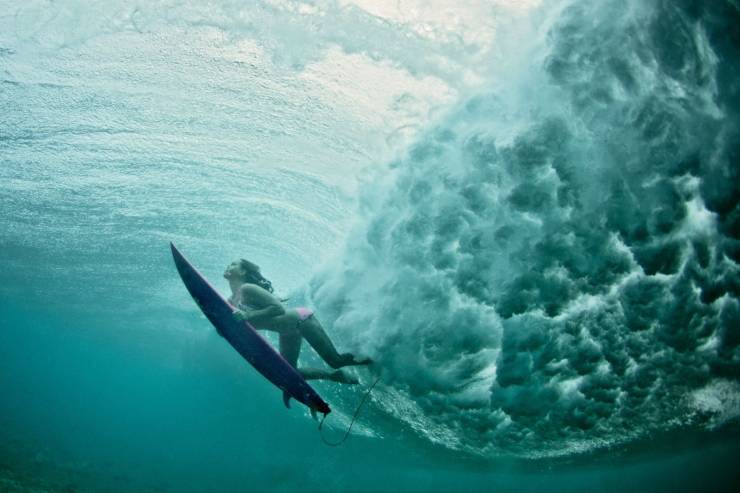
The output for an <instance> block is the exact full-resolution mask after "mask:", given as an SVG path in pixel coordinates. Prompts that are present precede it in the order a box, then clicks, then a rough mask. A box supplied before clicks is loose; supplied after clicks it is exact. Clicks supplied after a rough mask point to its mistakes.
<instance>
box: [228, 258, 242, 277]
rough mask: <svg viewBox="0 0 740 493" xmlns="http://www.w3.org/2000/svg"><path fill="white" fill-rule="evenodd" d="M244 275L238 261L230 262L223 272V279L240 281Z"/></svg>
mask: <svg viewBox="0 0 740 493" xmlns="http://www.w3.org/2000/svg"><path fill="white" fill-rule="evenodd" d="M244 274H245V272H244V270H243V269H242V266H241V264H240V263H239V261H238V260H235V261H233V262H231V263H230V264H229V265H228V266H227V267H226V270H225V271H224V277H225V278H226V279H228V280H232V279H242V278H243V277H244Z"/></svg>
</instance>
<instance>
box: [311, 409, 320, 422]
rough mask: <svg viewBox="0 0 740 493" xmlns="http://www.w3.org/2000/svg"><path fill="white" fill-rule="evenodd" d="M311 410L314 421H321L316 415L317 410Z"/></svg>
mask: <svg viewBox="0 0 740 493" xmlns="http://www.w3.org/2000/svg"><path fill="white" fill-rule="evenodd" d="M309 409H310V410H311V417H312V418H313V420H314V421H318V420H319V417H318V415H316V409H314V408H312V407H311V408H309Z"/></svg>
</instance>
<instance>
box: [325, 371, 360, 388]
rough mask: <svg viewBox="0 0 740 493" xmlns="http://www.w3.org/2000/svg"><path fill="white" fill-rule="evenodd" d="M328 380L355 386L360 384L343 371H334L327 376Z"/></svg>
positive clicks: (355, 378) (352, 376) (354, 377)
mask: <svg viewBox="0 0 740 493" xmlns="http://www.w3.org/2000/svg"><path fill="white" fill-rule="evenodd" d="M329 380H332V381H334V382H339V383H346V384H350V385H356V384H358V383H360V381H359V380H358V379H357V377H356V376H354V375H352V374H351V373H349V372H348V371H345V370H334V371H333V372H332V373H331V375H330V376H329Z"/></svg>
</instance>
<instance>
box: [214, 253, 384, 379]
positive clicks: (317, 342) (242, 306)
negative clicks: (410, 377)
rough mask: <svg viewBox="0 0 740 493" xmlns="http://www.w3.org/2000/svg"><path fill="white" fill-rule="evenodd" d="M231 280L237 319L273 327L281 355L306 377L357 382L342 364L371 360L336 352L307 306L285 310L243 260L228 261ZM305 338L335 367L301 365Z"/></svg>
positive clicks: (257, 271)
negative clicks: (330, 368)
mask: <svg viewBox="0 0 740 493" xmlns="http://www.w3.org/2000/svg"><path fill="white" fill-rule="evenodd" d="M224 277H225V278H226V280H228V281H229V286H230V287H231V297H230V298H229V302H230V303H231V304H232V305H233V306H235V307H237V308H238V309H237V310H236V311H235V312H234V318H236V319H237V320H246V321H247V322H249V323H250V324H252V325H253V326H254V327H255V328H257V329H266V330H273V331H275V332H277V333H278V334H279V336H280V354H282V355H283V357H284V358H285V359H286V360H287V361H288V363H290V364H291V365H292V366H293V367H294V368H295V369H296V370H298V371H299V372H300V373H301V375H303V377H304V378H305V379H306V380H317V379H321V380H333V381H335V382H340V383H350V384H355V383H358V381H357V379H356V378H355V377H354V376H352V375H350V374H349V373H347V372H345V371H342V370H340V368H341V367H343V366H349V365H367V364H370V363H371V362H372V361H371V360H370V359H367V358H366V359H357V358H356V357H355V356H354V355H353V354H351V353H342V354H340V353H339V352H337V349H336V348H335V347H334V344H332V342H331V339H329V336H327V335H326V332H324V328H323V327H322V326H321V324H320V323H319V321H318V320H317V319H316V317H314V315H313V311H312V310H310V309H308V308H295V309H287V310H286V309H285V308H284V307H283V305H282V303H280V300H278V299H277V298H275V296H273V295H272V292H273V289H272V283H271V282H270V281H268V280H267V279H265V278H264V277H263V276H262V274H261V273H260V268H259V267H258V266H257V265H255V264H253V263H251V262H249V261H247V260H244V259H241V260H236V261H234V262H232V263H231V264H229V266H228V267H227V268H226V271H225V272H224ZM303 339H306V340H307V341H308V343H309V344H310V345H311V347H313V348H314V349H315V350H316V352H317V353H318V354H319V356H321V357H322V358H323V359H324V361H326V362H327V363H328V364H329V366H330V367H332V368H333V369H334V370H326V369H321V368H298V366H297V365H298V354H299V353H300V352H301V343H302V342H303Z"/></svg>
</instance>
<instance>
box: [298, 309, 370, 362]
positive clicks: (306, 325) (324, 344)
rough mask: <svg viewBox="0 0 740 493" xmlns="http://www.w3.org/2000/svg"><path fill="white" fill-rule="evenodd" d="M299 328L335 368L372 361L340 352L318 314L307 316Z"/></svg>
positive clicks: (312, 345) (315, 348)
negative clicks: (318, 318) (317, 317)
mask: <svg viewBox="0 0 740 493" xmlns="http://www.w3.org/2000/svg"><path fill="white" fill-rule="evenodd" d="M298 329H299V330H300V332H301V335H302V336H303V337H304V338H305V339H306V340H307V341H308V343H309V344H310V345H311V347H312V348H314V350H316V352H317V353H318V354H319V356H321V357H322V358H323V359H324V361H326V363H327V364H328V365H329V366H331V367H332V368H334V369H337V368H341V367H343V366H348V365H367V364H370V363H371V362H372V361H371V360H370V359H364V360H358V359H356V358H355V356H354V355H353V354H352V353H342V354H340V353H339V352H338V351H337V348H335V347H334V344H333V343H332V342H331V339H329V336H328V335H326V332H325V331H324V328H323V327H322V326H321V324H320V323H319V321H318V320H317V319H316V316H312V317H310V318H307V319H306V320H304V321H303V322H301V323H299V324H298Z"/></svg>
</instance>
